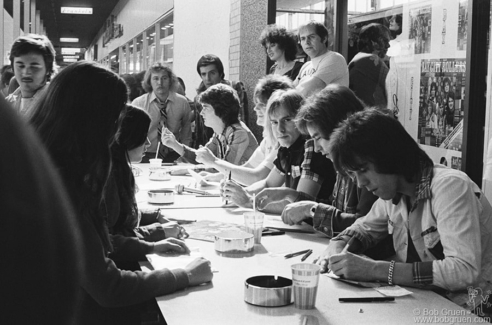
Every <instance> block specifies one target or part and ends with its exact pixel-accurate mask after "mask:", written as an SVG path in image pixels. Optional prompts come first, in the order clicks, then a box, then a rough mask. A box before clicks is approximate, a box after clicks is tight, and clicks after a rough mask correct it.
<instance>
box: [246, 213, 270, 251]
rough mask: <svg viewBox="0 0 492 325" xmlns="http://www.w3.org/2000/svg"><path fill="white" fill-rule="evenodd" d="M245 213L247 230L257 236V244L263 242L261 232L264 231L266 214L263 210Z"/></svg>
mask: <svg viewBox="0 0 492 325" xmlns="http://www.w3.org/2000/svg"><path fill="white" fill-rule="evenodd" d="M243 215H244V225H245V226H246V231H247V232H249V233H250V234H253V235H254V236H255V244H261V233H262V231H263V219H264V218H265V214H264V213H261V212H246V213H244V214H243Z"/></svg>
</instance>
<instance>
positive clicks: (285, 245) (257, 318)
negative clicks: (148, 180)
mask: <svg viewBox="0 0 492 325" xmlns="http://www.w3.org/2000/svg"><path fill="white" fill-rule="evenodd" d="M137 182H142V183H143V179H140V180H138V178H137ZM139 184H140V183H139ZM207 199H208V198H199V199H197V198H194V200H207ZM242 212H243V211H242V210H240V209H237V208H234V207H233V208H203V209H199V208H197V209H172V208H171V209H167V210H165V211H164V213H165V214H166V216H168V217H172V218H178V219H189V220H214V221H220V222H227V223H236V224H243V223H244V220H243V216H242ZM185 227H186V225H185ZM327 243H328V239H327V238H326V237H324V236H323V235H320V234H301V233H291V232H287V233H286V234H285V235H280V236H265V237H263V238H262V243H261V244H260V245H255V247H254V253H253V254H242V255H233V256H230V257H225V256H223V255H222V256H221V253H218V252H216V251H215V249H214V243H211V242H205V241H198V240H191V239H188V240H187V244H188V245H189V246H190V247H191V248H192V249H193V250H199V252H200V254H201V255H203V256H204V257H205V258H207V259H208V260H210V261H211V263H212V268H213V269H215V270H217V271H218V272H217V273H214V278H213V281H212V282H211V283H209V284H205V285H202V286H198V287H190V288H187V289H185V290H182V291H178V292H175V293H173V294H169V295H166V296H162V297H158V298H156V299H157V302H158V305H159V308H160V309H161V311H162V314H163V315H164V317H165V319H166V321H167V323H168V324H170V325H174V324H282V325H284V324H316V325H317V324H320V325H321V324H399V325H400V324H401V325H403V324H415V323H418V322H419V320H420V322H425V320H423V319H422V318H421V319H416V317H430V318H427V319H426V320H427V323H433V324H450V323H453V324H470V323H474V322H479V320H480V319H479V318H477V317H476V316H474V315H471V314H468V312H467V311H465V310H464V309H462V308H460V307H458V306H457V305H455V304H454V303H452V302H450V301H448V300H446V299H444V298H442V297H441V296H439V295H437V294H435V293H433V292H431V291H425V290H419V289H415V288H407V289H408V290H409V291H412V292H413V294H411V295H409V296H404V297H397V298H395V301H394V302H387V303H340V302H339V301H338V298H340V297H358V296H366V297H367V296H371V297H374V296H381V294H379V293H378V292H376V291H375V290H374V289H370V288H360V287H356V286H353V285H350V284H347V283H343V282H340V281H337V280H334V279H331V278H328V277H327V276H325V275H322V276H320V281H319V287H318V294H317V301H316V306H315V307H316V308H315V309H312V310H300V309H297V308H295V307H294V306H293V305H289V306H285V307H260V306H254V305H250V304H248V303H246V302H245V301H244V288H245V286H244V282H245V280H246V279H247V278H249V277H252V276H257V275H279V276H283V277H286V278H291V269H290V266H291V265H292V264H295V263H299V262H300V258H301V256H298V257H294V258H291V259H285V258H284V257H283V255H285V254H287V253H290V252H295V251H299V250H304V249H308V248H311V249H313V251H314V252H313V254H312V255H311V256H310V257H309V258H308V259H307V260H306V261H305V262H312V261H313V259H314V258H315V257H317V256H318V255H319V254H321V253H322V252H323V250H324V249H325V248H326V245H327ZM142 266H143V267H144V268H145V267H151V266H150V263H142Z"/></svg>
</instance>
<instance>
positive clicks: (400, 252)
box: [0, 21, 492, 324]
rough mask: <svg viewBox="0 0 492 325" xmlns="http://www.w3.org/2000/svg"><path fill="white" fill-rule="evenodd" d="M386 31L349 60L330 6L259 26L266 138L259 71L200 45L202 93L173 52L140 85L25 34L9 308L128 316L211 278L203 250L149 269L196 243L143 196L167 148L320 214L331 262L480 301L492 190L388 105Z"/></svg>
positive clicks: (286, 208)
mask: <svg viewBox="0 0 492 325" xmlns="http://www.w3.org/2000/svg"><path fill="white" fill-rule="evenodd" d="M390 35H391V33H390V30H389V29H388V28H386V27H384V26H382V25H378V24H371V25H368V26H366V27H364V28H363V29H362V30H361V33H360V38H359V46H360V54H358V55H356V57H354V59H353V60H352V61H351V62H350V63H349V64H347V62H346V61H345V58H344V57H343V56H342V55H340V54H339V53H337V52H334V51H330V50H329V49H328V31H327V29H326V27H325V26H324V25H323V24H322V23H319V22H315V21H311V22H308V23H306V24H304V25H301V26H300V27H299V29H298V31H297V35H295V34H293V33H292V32H290V31H287V30H286V29H285V28H283V27H281V26H276V25H270V26H267V27H266V28H265V30H264V31H263V32H262V34H261V36H260V41H259V43H260V44H261V46H263V47H264V49H265V52H266V54H267V55H268V57H269V59H270V60H271V61H272V62H273V65H272V67H271V69H270V70H269V73H268V75H266V76H263V77H262V78H260V79H259V80H258V82H257V84H256V86H255V88H254V94H253V103H254V108H253V109H252V111H254V112H255V113H256V117H257V120H256V123H257V124H258V125H259V126H260V127H262V128H263V130H264V132H263V137H262V139H261V141H259V144H258V139H257V138H256V137H255V136H254V135H253V133H252V132H251V131H250V129H249V127H248V121H249V114H252V112H250V111H249V107H248V99H247V92H246V91H245V85H244V84H243V83H241V82H238V81H229V80H227V79H225V74H224V66H223V64H222V62H221V60H220V58H218V57H217V56H215V55H212V54H206V55H203V56H202V57H200V58H199V59H198V61H197V72H198V74H199V76H200V78H201V80H202V81H201V83H200V85H199V87H198V88H197V95H196V97H195V98H194V99H193V100H189V99H188V98H186V96H185V94H184V89H185V86H184V83H183V82H182V80H180V79H179V78H178V77H177V75H176V74H175V72H174V71H173V70H172V68H171V67H169V66H167V65H165V64H163V63H159V62H157V63H154V64H153V65H152V66H151V67H149V69H148V70H147V71H145V72H144V73H143V76H142V77H141V85H142V88H141V89H140V90H138V89H137V87H135V85H136V83H138V82H137V81H135V78H134V77H135V76H131V75H126V76H118V75H117V74H115V73H114V72H111V71H110V70H108V69H106V68H104V67H102V66H100V65H99V64H97V63H92V62H87V61H79V62H76V63H74V64H71V65H69V66H68V67H66V68H64V69H63V70H61V71H60V72H58V73H57V71H56V64H55V51H54V49H53V46H52V45H51V43H50V41H49V40H48V39H47V38H46V37H45V36H40V35H25V36H21V37H19V38H18V39H17V40H15V42H14V44H13V46H12V50H11V52H10V61H11V68H12V71H10V74H11V75H12V74H13V76H14V77H13V78H14V79H15V80H16V81H17V82H18V84H19V86H18V88H17V89H16V90H15V91H13V92H12V93H11V94H8V93H7V92H6V89H7V85H9V84H10V83H11V81H10V80H9V82H7V79H8V73H9V71H8V69H5V71H3V70H2V94H3V95H5V97H6V101H4V100H0V104H1V106H2V107H1V109H0V116H1V118H0V133H1V134H2V136H1V137H0V141H2V147H5V148H6V150H8V151H9V153H11V155H8V156H6V155H2V158H1V159H0V175H2V179H3V180H4V181H2V182H0V184H2V185H0V187H1V190H0V192H1V193H2V194H1V195H0V201H1V204H2V207H7V210H6V212H7V213H6V214H5V215H4V216H3V217H2V218H1V220H2V221H1V224H2V226H3V227H4V228H3V229H7V228H22V229H23V230H22V231H24V232H26V234H25V235H23V238H22V239H19V238H18V237H17V236H15V235H14V233H13V232H10V233H9V234H8V235H7V238H6V244H5V245H2V255H3V256H5V257H7V260H8V261H10V262H11V263H8V264H9V265H8V267H6V268H4V269H3V270H2V273H3V272H5V276H4V277H2V278H3V279H8V282H9V285H8V286H5V287H4V286H2V291H3V294H6V293H8V294H9V296H10V297H12V299H11V301H10V302H9V308H6V309H7V311H6V313H3V315H1V316H0V320H1V319H2V318H5V319H10V317H14V316H15V317H21V318H22V319H23V320H25V322H28V323H29V322H32V321H33V319H35V321H34V322H41V323H44V320H46V321H51V323H53V321H52V320H53V319H57V320H58V321H55V322H54V323H58V322H59V323H60V324H62V323H70V322H74V321H75V322H80V323H90V324H98V323H100V324H111V323H131V322H132V321H135V317H137V318H138V312H139V311H141V309H139V307H138V306H141V305H142V304H145V303H146V302H147V301H149V300H152V299H153V298H154V297H156V296H160V295H164V294H168V293H171V292H174V291H177V290H180V289H183V288H186V287H188V286H196V285H200V284H202V283H206V282H210V281H211V280H212V277H213V274H212V271H211V265H210V262H209V261H207V260H206V259H204V258H199V259H196V260H195V261H194V262H192V263H190V264H189V265H188V266H186V267H185V268H183V269H173V270H168V269H163V270H156V271H152V272H149V273H144V272H141V271H138V270H137V269H138V265H137V266H136V264H135V263H136V262H138V261H140V260H142V259H144V257H145V254H150V253H156V254H161V253H165V252H169V251H174V252H176V253H179V254H186V253H189V248H188V246H187V244H186V242H185V240H184V239H185V238H186V235H187V234H186V229H185V228H183V226H181V225H178V224H176V223H174V222H169V220H167V219H166V218H165V216H163V215H162V214H161V212H160V211H159V210H157V211H145V210H140V209H139V208H138V206H137V204H136V200H135V179H134V176H133V173H132V169H131V164H132V163H135V162H148V160H149V159H150V158H154V157H156V156H158V157H160V158H162V159H163V160H164V161H169V162H171V161H180V162H188V163H194V164H198V163H200V164H204V165H205V166H206V167H208V170H207V171H206V172H203V174H202V175H203V176H204V177H205V178H206V179H208V180H220V179H223V178H224V175H230V180H226V181H223V182H222V183H221V188H220V193H221V195H222V196H223V197H224V198H226V199H227V200H229V201H230V202H233V203H235V204H236V205H238V206H240V207H245V208H251V207H252V200H253V197H254V198H255V200H256V202H257V207H258V209H259V210H261V211H265V212H268V213H274V214H279V215H281V216H282V220H283V221H284V222H285V223H286V224H290V225H293V224H298V223H301V222H306V223H309V224H310V225H312V227H313V229H314V230H315V231H317V232H318V233H320V234H323V235H325V236H326V238H327V241H326V243H327V249H326V251H325V252H324V253H323V254H322V255H321V256H320V257H319V259H318V262H317V263H318V264H320V265H321V267H322V268H323V270H324V271H328V270H329V269H330V270H331V271H332V272H334V273H335V274H336V275H338V276H344V277H345V278H347V279H354V280H363V281H381V282H387V283H388V284H389V285H393V284H401V285H406V286H418V287H422V288H428V289H432V290H436V291H438V292H440V293H441V294H442V295H445V296H447V297H448V298H449V299H452V300H453V301H456V302H457V303H459V304H460V305H462V306H464V307H466V308H468V309H471V307H470V306H466V300H465V299H464V297H465V296H466V297H467V294H468V292H467V290H469V288H470V287H472V288H481V289H482V290H483V292H488V291H487V290H492V282H491V281H492V251H491V250H490V249H488V248H489V247H490V245H491V244H492V207H491V206H490V204H489V202H487V200H486V198H485V197H484V196H483V194H482V193H481V192H480V189H479V188H478V186H477V185H476V184H474V183H473V182H472V181H471V180H470V179H469V178H468V176H467V175H466V174H465V173H463V172H460V171H457V170H452V169H449V168H447V167H444V166H442V165H439V164H434V163H433V162H432V161H431V159H430V158H429V156H428V155H427V154H426V153H425V152H424V151H423V150H422V149H421V148H420V147H419V146H418V144H417V143H416V142H415V140H414V139H412V137H411V136H410V135H409V134H408V133H407V132H406V131H405V129H404V128H403V127H402V125H401V124H400V123H399V122H398V121H397V120H396V119H395V118H394V116H393V114H390V113H389V111H388V110H387V109H386V106H387V104H388V101H387V99H386V92H385V88H384V84H385V80H384V79H385V77H386V74H387V73H388V67H387V66H386V63H385V61H384V60H383V59H384V57H385V55H386V51H387V50H388V47H389V40H390ZM298 44H299V45H300V47H302V50H303V52H304V53H305V54H306V55H307V58H308V59H309V60H308V61H307V62H305V63H303V62H300V61H299V60H298V55H297V54H298V52H299V51H300V49H299V48H298ZM4 74H5V78H4ZM7 102H9V103H10V105H9V104H7ZM401 105H404V103H401ZM8 106H10V108H9V107H8ZM14 112H17V114H15V113H14ZM16 115H17V116H16ZM9 148H10V150H9ZM20 170H22V172H20ZM48 239H49V240H48ZM12 247H15V249H16V255H15V256H13V254H12V251H11V249H12ZM33 248H34V249H33ZM55 252H56V253H55ZM362 252H363V253H364V254H365V255H366V256H369V257H371V258H372V259H369V258H367V257H363V256H360V255H359V254H358V253H362ZM14 261H16V262H19V263H21V265H25V266H24V267H23V268H22V270H21V271H19V269H18V268H17V267H16V268H15V269H12V266H13V265H16V263H14ZM45 261H49V262H45ZM10 264H11V265H10ZM43 264H44V265H46V269H44V268H42V270H41V272H33V274H35V275H33V274H31V273H30V272H29V271H30V270H29V269H30V268H33V267H36V268H37V267H39V266H40V265H43ZM2 275H4V274H2ZM26 285H28V294H26V293H25V292H22V293H20V292H19V288H20V287H23V288H24V287H26ZM45 292H49V295H46V296H44V295H45ZM26 296H27V297H29V298H32V297H39V298H38V299H36V303H34V304H31V303H29V301H27V300H25V299H24V297H26ZM41 296H43V297H42V298H41ZM39 300H41V301H42V302H43V303H40V304H38V301H39ZM11 305H12V308H10V306H11ZM129 306H133V307H129ZM485 307H487V306H485ZM21 308H24V312H21V311H19V310H20V309H21ZM26 309H27V310H28V311H29V312H25V310H26ZM489 310H490V308H489ZM34 315H35V316H34Z"/></svg>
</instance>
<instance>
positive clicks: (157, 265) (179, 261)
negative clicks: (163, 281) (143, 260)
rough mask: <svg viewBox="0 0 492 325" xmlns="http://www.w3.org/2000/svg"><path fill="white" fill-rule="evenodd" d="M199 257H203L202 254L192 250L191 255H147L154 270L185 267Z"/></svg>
mask: <svg viewBox="0 0 492 325" xmlns="http://www.w3.org/2000/svg"><path fill="white" fill-rule="evenodd" d="M198 257H202V254H201V253H200V252H199V251H198V252H194V251H192V252H191V254H190V255H169V256H161V255H157V254H149V255H147V259H148V260H149V262H150V264H152V267H153V268H154V270H162V269H170V270H174V269H183V268H184V267H185V266H186V265H188V264H190V263H191V262H193V261H194V260H195V259H197V258H198Z"/></svg>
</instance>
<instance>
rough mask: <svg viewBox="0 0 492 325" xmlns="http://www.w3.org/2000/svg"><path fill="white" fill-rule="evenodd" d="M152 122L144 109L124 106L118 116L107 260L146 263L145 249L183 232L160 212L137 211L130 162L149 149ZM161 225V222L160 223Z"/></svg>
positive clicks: (110, 184)
mask: <svg viewBox="0 0 492 325" xmlns="http://www.w3.org/2000/svg"><path fill="white" fill-rule="evenodd" d="M150 123H151V118H150V116H149V114H148V113H147V112H146V111H144V110H143V109H140V108H137V107H135V106H132V105H129V104H127V105H126V107H125V109H124V110H123V112H122V113H121V117H120V123H119V124H120V126H119V128H118V131H117V132H116V136H115V141H113V143H112V144H111V154H112V159H113V168H112V172H111V176H110V177H109V179H108V184H107V186H106V189H107V190H106V192H107V195H106V198H105V203H106V204H107V205H108V206H110V207H111V208H109V209H108V212H112V213H108V216H107V223H108V228H109V233H110V236H111V237H110V238H111V242H112V244H113V247H114V251H113V252H112V253H111V255H110V258H111V259H113V260H119V261H121V260H123V261H141V260H146V257H145V254H147V251H148V249H147V247H148V246H153V245H154V244H153V243H152V242H156V243H157V242H160V241H161V240H163V239H166V238H171V237H173V238H178V239H179V238H182V237H183V236H184V235H185V234H186V232H185V231H184V229H183V228H182V227H181V226H180V225H178V224H177V223H176V222H166V220H163V217H162V215H161V214H160V212H159V210H157V211H156V210H155V209H149V211H146V210H143V211H141V210H139V209H138V206H137V201H136V199H135V192H136V185H135V177H134V176H133V173H132V167H131V163H138V162H140V161H141V160H142V158H143V156H144V155H145V151H146V150H147V148H148V147H149V146H150V141H149V138H148V137H147V132H148V130H149V126H150ZM161 222H162V223H161Z"/></svg>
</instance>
